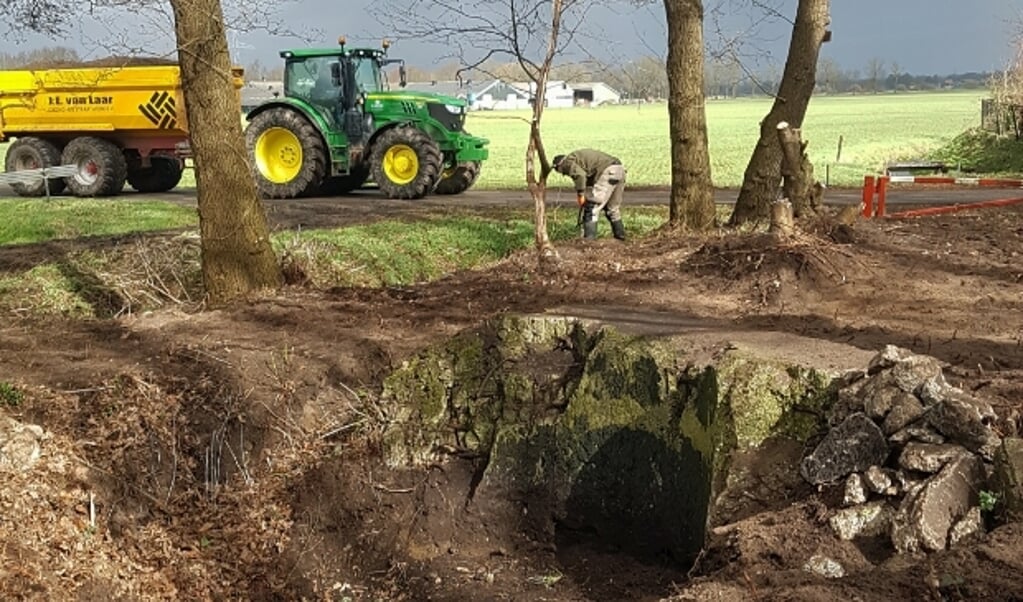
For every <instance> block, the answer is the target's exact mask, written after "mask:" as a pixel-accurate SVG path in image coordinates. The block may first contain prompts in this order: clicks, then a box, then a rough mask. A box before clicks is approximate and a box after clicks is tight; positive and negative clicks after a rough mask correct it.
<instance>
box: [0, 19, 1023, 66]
mask: <svg viewBox="0 0 1023 602" xmlns="http://www.w3.org/2000/svg"><path fill="white" fill-rule="evenodd" d="M768 1H773V2H774V3H775V5H776V6H778V7H779V8H780V10H781V12H782V14H784V15H785V16H786V17H787V18H793V17H794V15H795V6H796V0H768ZM741 4H742V2H741V1H740V0H705V6H706V7H707V10H708V12H711V13H713V12H714V10H713V9H714V8H715V7H719V8H721V9H722V11H724V12H725V13H729V12H730V10H729V9H730V8H731V7H734V6H737V5H741ZM831 5H832V6H831V13H832V24H831V29H832V32H833V39H832V41H831V42H830V43H828V44H825V46H824V49H823V51H822V53H823V56H826V57H830V58H832V59H834V60H835V61H836V62H837V63H838V64H839V65H840V66H841V67H843V68H845V69H859V70H863V69H864V67H865V66H866V64H867V62H868V61H869V60H871V59H880V60H881V61H884V62H885V64H887V65H891V64H892V63H898V65H899V67H900V69H901V70H902V71H904V72H908V73H913V74H941V75H944V74H949V73H962V72H967V71H991V70H996V69H999V68H1002V67H1004V66H1005V64H1006V62H1007V60H1008V59H1009V58H1010V56H1011V55H1012V47H1011V41H1012V39H1013V37H1014V32H1016V31H1019V29H1020V28H1021V26H1020V25H1019V23H1020V19H1021V16H1023V0H973V1H972V2H970V1H965V0H832V3H831ZM281 7H282V15H283V16H282V21H283V22H284V25H285V26H287V27H290V28H291V29H292V30H294V31H317V32H319V35H316V37H317V38H318V40H317V41H318V42H319V44H317V45H333V44H334V43H335V41H336V39H337V36H338V35H341V34H345V35H347V36H348V38H349V40H351V41H352V42H360V43H365V44H372V45H376V44H377V43H378V41H379V39H380V38H381V37H383V36H385V35H388V34H391V37H394V36H393V32H388V31H387V30H386V28H385V27H384V26H382V25H381V23H380V21H379V20H378V19H377V18H375V17H374V16H373V15H374V14H377V15H380V14H382V12H381V11H382V9H381V1H380V0H293V1H292V2H288V3H282V4H281ZM731 12H734V11H731ZM753 21H754V19H752V18H751V16H750V15H749V13H748V11H747V12H745V13H743V14H724V15H723V16H722V17H721V19H720V23H721V28H722V29H723V30H724V31H725V32H726V34H727V35H730V36H740V37H742V38H744V39H746V41H747V43H748V46H747V47H746V48H745V50H744V53H745V54H746V55H747V56H748V57H760V60H761V62H763V63H766V62H769V61H771V60H773V61H774V62H779V63H780V62H781V61H782V60H784V55H785V50H786V47H787V43H788V34H789V31H790V30H791V26H790V25H788V24H787V23H785V22H783V21H781V20H778V19H776V20H774V21H773V22H771V23H767V24H763V25H760V26H759V27H758V29H757V32H756V34H755V35H752V34H747V33H745V32H748V31H750V28H751V26H752V24H753ZM758 21H759V19H758ZM590 25H591V26H592V27H593V29H592V31H593V32H594V33H593V34H592V36H591V37H592V38H593V42H592V44H591V47H590V51H591V52H593V47H592V46H594V45H595V46H597V47H599V48H607V49H609V50H608V52H609V53H613V56H612V54H608V58H609V59H611V60H612V61H613V60H614V59H615V58H618V59H621V58H629V57H634V56H637V55H644V54H645V55H649V54H652V53H659V54H662V55H663V49H664V47H665V36H666V33H665V25H664V8H663V4H662V3H661V2H653V3H652V4H650V5H649V6H648V7H646V8H639V9H636V8H631V7H629V8H626V7H625V6H624V4H623V5H622V6H621V7H619V8H617V9H603V10H600V11H597V12H594V13H593V14H592V19H591V23H590ZM85 28H86V31H84V32H76V34H75V35H71V36H69V37H68V38H67V39H64V40H60V41H59V42H58V43H60V44H64V45H67V44H70V45H73V46H76V47H78V48H79V49H80V50H83V51H85V52H86V53H90V54H92V55H96V54H97V53H98V52H100V51H97V50H96V49H95V47H94V46H95V43H96V42H94V41H89V40H96V39H103V38H106V37H109V35H108V34H104V33H102V32H101V31H100V30H99V29H97V28H96V27H93V26H91V25H87V26H85ZM716 28H717V25H715V23H714V22H713V21H711V20H708V24H707V30H708V31H707V38H708V43H709V44H711V45H714V43H715V37H716V36H715V35H714V30H715V29H716ZM139 30H140V29H138V28H136V29H134V31H139ZM53 43H54V42H53V41H48V40H42V39H39V38H32V39H30V40H28V42H27V43H24V44H22V43H19V44H14V43H11V42H5V43H3V44H2V46H0V48H2V49H3V50H4V51H7V52H13V51H17V50H19V49H23V48H30V47H38V46H42V45H47V44H53ZM90 45H92V46H93V47H92V49H91V52H90ZM138 45H139V46H144V47H147V48H148V47H152V46H154V45H156V43H155V42H149V41H147V42H144V43H140V44H138ZM231 45H232V50H233V54H234V58H235V61H236V62H238V63H241V64H247V63H250V62H252V61H254V60H259V61H261V62H262V63H263V64H276V63H277V61H279V58H278V55H277V52H278V50H279V49H281V48H288V47H293V46H305V45H308V43H307V42H306V41H305V40H297V39H289V38H282V37H274V36H270V35H267V34H262V33H238V34H234V35H232V36H231ZM391 53H392V55H393V56H400V57H403V58H405V59H406V60H407V62H408V64H409V65H411V66H416V67H422V68H429V67H430V66H431V64H433V63H435V62H436V61H438V60H440V59H441V57H442V56H443V55H444V49H443V48H440V47H438V46H436V45H432V44H428V43H425V42H422V41H417V40H403V39H397V40H396V41H395V45H394V47H393V48H392V51H391ZM595 54H596V53H595ZM765 57H770V58H765Z"/></svg>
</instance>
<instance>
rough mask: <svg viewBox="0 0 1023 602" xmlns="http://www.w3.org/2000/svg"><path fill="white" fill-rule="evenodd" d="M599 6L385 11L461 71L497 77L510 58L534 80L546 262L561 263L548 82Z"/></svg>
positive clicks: (407, 1) (540, 242)
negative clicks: (552, 218)
mask: <svg viewBox="0 0 1023 602" xmlns="http://www.w3.org/2000/svg"><path fill="white" fill-rule="evenodd" d="M595 4H596V2H594V1H593V0H470V1H460V0H391V1H390V2H389V3H388V4H387V5H386V10H385V11H383V12H384V14H386V15H388V17H387V19H389V20H390V22H388V23H386V24H385V25H386V26H388V27H389V28H390V29H391V30H395V31H397V32H398V33H399V35H400V36H403V37H406V36H407V37H414V38H419V39H426V40H430V41H432V42H435V43H438V44H441V45H443V46H444V47H446V48H448V49H449V54H450V55H451V56H452V57H455V58H457V59H458V60H459V61H460V62H461V63H462V65H463V67H462V69H461V71H462V72H467V71H472V70H475V71H479V72H483V73H485V74H487V75H490V76H491V77H496V76H497V74H496V73H494V72H492V71H489V70H488V68H489V67H492V66H493V65H494V63H495V61H501V60H505V61H510V62H511V63H514V64H515V65H517V67H518V74H519V76H520V77H521V78H522V79H525V80H526V81H527V82H529V88H530V94H531V99H530V100H531V103H532V115H531V118H530V120H529V139H528V145H527V148H526V155H525V178H526V184H527V188H528V190H529V192H530V196H531V197H532V200H533V206H534V213H535V243H536V248H537V251H538V252H539V256H540V258H541V261H548V260H552V259H556V258H557V252H556V251H555V249H554V245H553V244H552V243H551V240H550V236H549V234H548V231H547V215H546V198H547V177H548V176H549V175H550V172H551V165H550V161H549V160H548V158H547V153H546V150H545V148H544V143H543V136H542V130H541V123H542V119H543V113H544V109H545V105H546V104H547V103H546V99H547V89H548V82H549V81H550V75H551V70H552V68H553V65H554V60H555V58H557V57H559V56H562V55H564V54H565V53H566V52H567V50H568V49H570V48H573V47H574V46H575V42H576V34H577V32H578V31H579V29H580V27H581V26H582V23H583V19H584V17H585V14H586V11H587V9H588V8H590V7H592V6H593V5H595ZM424 15H429V16H424ZM505 75H508V74H507V73H505ZM537 161H539V165H537Z"/></svg>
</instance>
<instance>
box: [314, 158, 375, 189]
mask: <svg viewBox="0 0 1023 602" xmlns="http://www.w3.org/2000/svg"><path fill="white" fill-rule="evenodd" d="M368 179H369V167H368V166H365V165H359V166H357V167H353V168H352V170H351V172H350V173H349V174H348V175H347V176H338V177H335V178H327V179H326V180H324V181H323V184H322V185H321V186H320V189H319V191H318V194H321V195H323V196H339V195H342V194H348V193H349V192H351V191H353V190H357V189H359V188H362V185H363V184H365V183H366V180H368Z"/></svg>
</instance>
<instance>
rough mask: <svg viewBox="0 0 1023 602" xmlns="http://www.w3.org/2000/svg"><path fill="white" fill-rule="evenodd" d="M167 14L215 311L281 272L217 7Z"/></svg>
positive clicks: (176, 1)
mask: <svg viewBox="0 0 1023 602" xmlns="http://www.w3.org/2000/svg"><path fill="white" fill-rule="evenodd" d="M171 8H172V9H173V11H174V31H175V34H176V36H177V44H178V59H179V62H180V63H181V84H182V88H183V89H184V93H185V106H186V111H187V116H188V124H189V136H190V139H191V145H192V153H193V157H194V161H195V181H196V188H197V192H198V200H199V232H200V236H201V237H202V276H203V284H204V286H205V288H206V295H207V301H208V302H209V303H210V304H211V305H214V306H215V305H221V304H223V303H226V302H228V301H230V300H232V299H235V298H238V297H241V296H243V295H245V294H247V293H250V292H253V291H256V290H259V289H264V288H273V287H277V286H279V285H280V283H281V272H280V268H279V266H278V263H277V258H276V256H275V255H274V252H273V249H272V248H271V246H270V234H269V233H270V231H269V227H268V226H267V220H266V213H265V211H264V209H263V205H262V203H261V202H260V200H259V197H258V196H257V193H256V182H255V180H254V178H253V177H252V172H251V170H250V168H249V162H248V158H247V157H248V154H247V152H246V148H245V140H244V138H243V137H242V125H241V104H240V101H239V99H238V92H237V90H236V89H235V87H234V78H233V77H232V73H231V56H230V53H229V51H228V48H227V37H226V35H225V31H224V14H223V11H222V8H221V6H220V0H171Z"/></svg>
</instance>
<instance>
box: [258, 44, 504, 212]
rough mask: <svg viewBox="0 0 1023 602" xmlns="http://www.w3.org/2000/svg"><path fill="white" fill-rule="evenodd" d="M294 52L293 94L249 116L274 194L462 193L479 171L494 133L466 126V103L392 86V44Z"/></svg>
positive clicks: (288, 63) (289, 66)
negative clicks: (371, 188)
mask: <svg viewBox="0 0 1023 602" xmlns="http://www.w3.org/2000/svg"><path fill="white" fill-rule="evenodd" d="M339 42H340V47H339V48H330V49H302V50H285V51H282V52H281V57H282V58H283V59H284V61H285V63H284V94H283V96H282V97H281V98H277V99H274V100H272V101H269V102H266V103H264V104H261V105H260V106H258V107H256V108H255V109H253V110H252V111H251V112H250V113H249V114H248V115H247V119H248V126H247V127H246V129H245V140H246V144H247V146H248V149H249V158H250V159H251V161H252V165H253V169H254V171H255V176H256V183H257V186H258V188H259V191H260V193H261V194H262V195H263V196H264V197H266V198H273V199H288V198H295V197H300V196H313V195H337V194H346V193H348V192H351V191H352V190H355V189H357V188H360V187H362V186H363V184H365V183H366V182H367V181H368V180H370V179H372V180H373V181H374V182H375V183H376V184H377V186H379V187H380V191H381V192H382V193H383V194H384V195H385V196H387V197H389V198H394V199H419V198H422V197H424V196H426V195H428V194H460V193H462V192H465V191H466V190H468V189H469V188H470V187H471V186H472V185H473V183H475V181H476V178H477V177H478V176H479V172H480V164H481V162H482V161H484V160H485V159H486V158H487V154H488V151H487V144H488V140H487V139H485V138H479V137H476V136H472V135H470V134H469V133H468V132H466V131H465V128H464V126H465V116H466V111H467V109H468V107H467V105H466V102H465V101H464V100H461V99H459V98H453V97H450V96H442V95H439V94H428V93H423V92H411V91H405V90H402V91H389V90H388V89H387V87H388V86H387V82H386V78H385V77H384V72H383V69H384V67H386V66H387V65H389V64H394V63H398V64H399V65H400V67H399V74H400V79H401V87H402V88H404V87H405V66H404V62H403V61H402V60H401V59H391V58H388V57H387V47H388V44H387V43H386V42H385V43H384V45H383V49H382V50H380V49H375V48H374V49H367V48H353V49H347V48H345V41H344V38H341V39H340V40H339Z"/></svg>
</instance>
